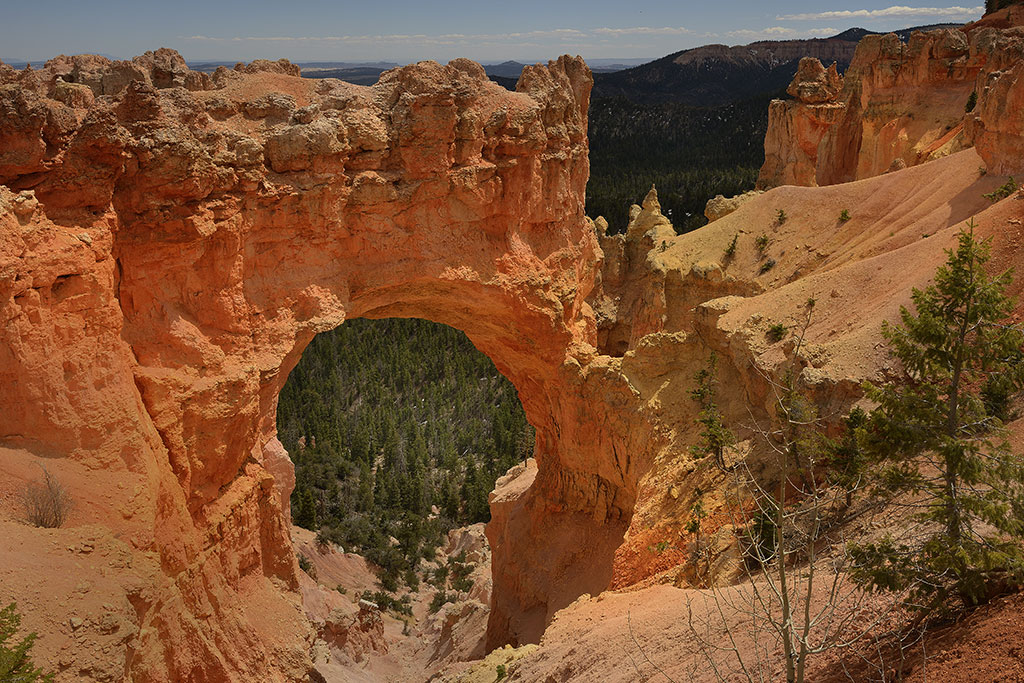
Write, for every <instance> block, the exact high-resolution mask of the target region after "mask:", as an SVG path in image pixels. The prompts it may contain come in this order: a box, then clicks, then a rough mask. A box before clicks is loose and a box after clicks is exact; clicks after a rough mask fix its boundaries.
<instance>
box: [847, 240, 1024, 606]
mask: <svg viewBox="0 0 1024 683" xmlns="http://www.w3.org/2000/svg"><path fill="white" fill-rule="evenodd" d="M990 248H991V240H990V239H986V240H982V241H979V240H977V239H975V237H974V224H973V222H971V223H968V225H967V229H965V230H961V232H960V235H959V240H958V246H957V248H956V250H955V251H954V250H948V251H947V255H948V260H947V262H946V264H945V265H943V266H942V267H940V268H939V269H938V271H937V272H936V274H935V281H934V284H932V285H930V286H928V287H926V288H925V289H924V290H917V289H915V290H914V292H913V303H914V308H915V312H914V313H911V312H910V311H908V310H907V309H906V308H904V309H902V310H901V312H900V316H901V320H902V324H901V325H898V326H893V325H888V324H886V325H884V326H883V328H882V334H883V336H884V337H885V338H886V339H887V340H888V342H889V345H890V347H891V352H892V354H893V356H894V357H895V358H897V359H898V360H899V361H900V362H901V364H902V366H903V371H904V377H903V378H902V381H900V382H898V383H891V384H887V385H884V386H869V389H868V396H869V397H870V398H871V399H872V400H874V401H875V402H877V404H878V407H877V408H876V409H875V410H874V411H872V413H871V415H870V418H869V420H868V421H867V425H866V426H865V427H864V429H863V441H864V443H865V447H866V449H867V451H868V452H869V453H870V454H871V456H872V457H873V458H874V460H875V461H876V464H877V467H875V468H873V469H874V471H875V472H876V473H877V475H878V481H877V487H876V491H877V492H878V493H881V494H883V495H887V496H893V497H894V499H896V500H897V502H900V500H905V499H906V498H907V497H908V496H909V497H910V498H911V500H912V503H911V504H912V505H914V506H915V507H916V508H917V509H920V510H923V511H922V512H919V513H918V517H919V521H920V522H922V523H923V524H924V526H923V529H924V531H923V533H922V534H921V535H920V536H919V537H918V538H916V539H909V540H906V541H896V540H895V539H893V538H892V537H891V536H890V537H887V538H886V539H884V540H882V541H880V542H876V543H865V544H862V545H860V546H856V547H855V548H854V550H855V553H856V556H857V560H858V563H859V564H860V565H861V568H860V570H859V571H858V577H859V579H860V580H861V581H862V582H863V583H865V584H867V585H869V586H871V587H875V588H885V589H893V590H902V589H908V590H909V591H910V595H911V598H912V600H913V604H914V605H916V606H917V607H918V608H919V609H921V610H922V614H924V613H927V612H931V611H932V610H934V609H936V608H939V607H941V606H943V605H945V604H947V600H948V598H951V597H958V598H960V599H961V600H962V601H963V602H964V603H965V604H968V605H971V604H976V603H978V602H980V601H982V600H984V598H985V597H986V594H987V590H988V585H989V583H990V581H991V580H992V579H994V578H995V577H996V576H1002V577H1005V576H1006V573H1007V572H1008V573H1009V574H1010V575H1012V576H1016V577H1018V578H1019V577H1021V576H1022V575H1024V553H1022V550H1021V541H1022V540H1024V486H1022V481H1024V464H1022V460H1021V458H1020V457H1019V456H1018V455H1017V454H1015V453H1013V452H1011V450H1010V447H1009V444H1008V443H1007V440H1006V430H1005V429H1004V427H1003V423H1002V421H1001V419H1000V416H999V414H998V412H997V409H996V408H995V407H994V405H993V403H992V401H991V400H990V401H986V400H985V397H984V396H983V388H985V387H991V386H992V385H993V382H997V383H999V384H1001V385H1002V391H1003V392H1004V393H1006V392H1016V391H1018V390H1019V389H1020V388H1021V386H1022V379H1024V364H1022V363H1021V362H1020V360H1021V345H1022V343H1024V334H1022V331H1021V328H1020V327H1019V326H1016V325H1010V324H1007V323H1005V322H1004V321H1005V320H1006V319H1007V317H1008V316H1009V314H1010V313H1011V312H1012V311H1013V307H1014V302H1013V299H1011V298H1010V297H1009V296H1007V294H1006V288H1007V286H1008V285H1009V284H1010V282H1011V273H1010V272H1005V273H1002V274H1000V275H998V276H995V277H991V276H989V275H988V274H986V272H985V268H984V266H985V263H986V262H987V261H988V260H989V252H990Z"/></svg>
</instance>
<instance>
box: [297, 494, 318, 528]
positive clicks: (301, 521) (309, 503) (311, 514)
mask: <svg viewBox="0 0 1024 683" xmlns="http://www.w3.org/2000/svg"><path fill="white" fill-rule="evenodd" d="M295 494H296V495H295V503H296V505H295V525H296V526H301V527H302V528H303V529H310V530H313V531H315V530H316V527H317V524H316V521H317V520H316V502H315V501H314V500H313V492H312V491H311V490H310V489H308V488H305V487H303V488H301V489H296V490H295Z"/></svg>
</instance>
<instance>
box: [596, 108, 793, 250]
mask: <svg viewBox="0 0 1024 683" xmlns="http://www.w3.org/2000/svg"><path fill="white" fill-rule="evenodd" d="M782 95H783V93H782V92H775V93H766V94H763V95H761V96H759V97H757V98H754V99H751V100H747V101H744V102H739V103H735V104H728V105H725V106H721V107H714V108H700V107H691V106H688V105H685V104H678V103H673V102H667V103H662V104H639V103H635V102H631V101H629V100H627V99H625V98H623V97H616V98H607V99H598V100H593V101H592V102H591V104H590V182H589V183H587V215H588V216H590V217H591V218H596V217H598V216H604V217H605V218H606V219H607V220H608V224H609V232H610V233H617V232H622V231H624V230H625V229H626V223H627V221H628V218H629V207H630V205H631V204H634V203H637V202H639V201H640V200H641V199H643V197H644V195H645V194H646V193H647V191H648V190H649V189H650V188H651V185H652V184H656V185H657V187H658V199H659V200H660V201H661V206H662V210H663V211H664V213H665V215H666V216H668V217H669V219H670V220H671V221H672V223H673V224H674V225H675V228H676V230H677V231H679V232H688V231H690V230H694V229H696V228H699V227H700V226H702V225H704V224H705V223H707V220H706V219H705V218H704V205H705V204H706V203H707V201H708V200H709V199H711V198H712V197H714V196H715V195H716V194H724V195H726V196H731V195H735V194H740V193H742V192H744V191H746V190H750V189H752V188H753V187H754V182H755V181H756V180H757V172H758V170H759V169H760V168H761V164H762V163H763V161H764V134H765V130H766V128H767V126H768V103H769V102H770V101H771V99H772V97H779V96H782Z"/></svg>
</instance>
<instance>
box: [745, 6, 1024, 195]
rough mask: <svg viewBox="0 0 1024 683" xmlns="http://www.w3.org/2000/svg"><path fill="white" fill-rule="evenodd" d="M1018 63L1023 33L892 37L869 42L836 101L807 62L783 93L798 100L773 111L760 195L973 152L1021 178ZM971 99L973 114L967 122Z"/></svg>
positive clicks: (977, 29) (978, 28)
mask: <svg viewBox="0 0 1024 683" xmlns="http://www.w3.org/2000/svg"><path fill="white" fill-rule="evenodd" d="M1011 9H1012V8H1011ZM1005 13H1006V10H1004V11H1003V12H1002V13H1001V14H1005ZM1022 60H1024V34H1022V33H1021V29H1019V28H1006V29H999V28H993V27H992V26H989V25H986V24H985V23H984V22H981V23H979V24H977V25H973V26H971V25H969V26H967V27H965V29H963V30H960V29H942V30H937V31H931V32H928V33H921V32H917V33H914V34H913V36H911V38H910V41H909V42H908V43H907V44H903V43H901V42H900V40H899V38H898V37H897V36H896V35H895V34H889V35H885V36H881V35H874V36H866V37H865V38H864V39H863V40H861V42H860V44H859V45H858V46H857V51H856V53H855V55H854V58H853V61H852V62H851V64H850V68H849V69H848V70H847V72H846V74H845V78H844V79H843V82H842V90H841V91H840V92H838V94H837V95H836V96H835V97H833V93H834V92H835V89H834V88H833V87H829V86H828V84H826V82H825V81H827V80H828V79H825V78H824V77H823V75H822V74H823V72H824V69H822V67H821V65H820V64H817V65H814V62H815V61H816V60H805V61H804V62H801V68H800V72H799V73H798V74H797V75H796V77H795V78H794V81H793V85H791V86H790V91H789V92H790V94H791V95H793V96H794V97H795V98H796V99H795V100H790V101H781V100H776V101H774V102H772V104H771V108H770V110H769V124H768V133H767V135H766V136H765V163H764V166H763V167H762V168H761V173H760V175H759V177H758V181H757V185H758V187H759V188H761V189H767V188H771V187H776V186H779V185H805V186H813V185H831V184H835V183H842V182H849V181H851V180H857V179H860V178H869V177H872V176H876V175H879V174H881V173H885V172H886V171H889V170H893V169H895V168H904V167H907V166H914V165H917V164H920V163H923V162H925V161H929V160H931V159H935V158H938V157H941V156H945V155H948V154H951V153H953V152H956V151H958V150H960V149H964V148H965V147H969V146H971V145H972V144H976V145H977V146H978V150H979V153H981V155H982V158H983V159H984V160H985V163H986V164H987V165H988V166H989V167H990V168H991V170H993V171H995V172H997V173H1010V172H1019V170H1020V169H1024V161H1022V159H1024V157H1022V155H1021V154H1020V151H1021V150H1022V149H1024V135H1022V129H1021V123H1020V120H1019V116H1017V115H1015V114H1014V112H1016V111H1019V107H1018V106H1017V105H1018V104H1019V95H1018V94H1016V91H1017V90H1018V89H1020V88H1021V86H1020V85H1016V83H1017V82H1018V80H1019V77H1018V73H1017V71H1016V70H1015V69H1017V68H1019V64H1020V63H1021V61H1022ZM834 82H835V79H834V78H833V79H831V81H830V83H833V84H834ZM809 84H811V85H812V86H813V87H808V85H809ZM972 92H976V93H977V96H978V103H979V106H978V107H976V108H975V110H974V111H973V112H970V113H965V106H966V104H967V102H968V99H969V97H970V95H971V93H972ZM981 105H984V106H981Z"/></svg>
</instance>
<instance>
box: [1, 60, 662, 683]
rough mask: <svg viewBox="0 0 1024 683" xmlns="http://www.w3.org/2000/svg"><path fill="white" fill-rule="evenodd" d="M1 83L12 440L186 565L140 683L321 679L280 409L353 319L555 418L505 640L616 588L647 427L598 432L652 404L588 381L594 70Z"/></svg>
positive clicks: (560, 66) (506, 562)
mask: <svg viewBox="0 0 1024 683" xmlns="http://www.w3.org/2000/svg"><path fill="white" fill-rule="evenodd" d="M0 77H2V78H3V80H4V83H3V84H2V85H0V131H2V136H3V140H2V141H0V143H2V144H0V183H2V185H3V187H0V231H2V234H3V240H2V246H0V312H2V316H3V319H4V320H5V325H4V327H3V331H2V333H0V334H2V335H3V343H2V344H0V348H3V351H2V352H0V381H2V384H3V386H4V387H5V393H4V397H3V398H4V410H3V412H2V414H0V443H2V444H3V445H4V446H5V447H8V448H9V449H12V450H10V453H11V455H10V458H12V459H13V460H15V461H16V462H17V463H18V464H17V466H18V467H19V468H22V469H24V470H25V471H26V472H31V470H32V468H31V467H30V464H31V463H33V462H40V461H41V459H42V458H47V461H46V462H47V467H48V468H49V469H50V470H51V471H53V472H54V473H55V474H56V475H57V476H58V477H61V478H63V479H66V480H68V481H69V482H72V484H73V485H72V486H71V487H70V488H71V492H72V495H73V496H74V497H75V499H76V501H78V503H79V505H78V507H77V508H76V509H77V510H78V512H77V513H76V515H75V516H74V517H73V518H72V520H71V524H72V526H76V525H79V524H82V523H85V522H94V523H97V524H100V525H102V526H104V527H106V528H108V529H110V530H111V533H113V534H115V535H116V536H118V537H119V538H122V539H124V542H126V543H128V544H130V547H131V549H132V552H133V553H135V554H137V555H139V557H147V558H152V559H153V561H154V562H156V563H157V565H158V566H159V571H158V572H157V578H156V579H154V580H152V581H151V582H150V585H149V587H148V589H147V591H146V592H145V597H144V599H139V600H136V601H135V602H134V603H133V604H135V609H136V610H137V613H138V614H137V622H138V624H139V630H138V634H137V636H136V637H135V638H134V640H132V641H131V643H130V647H129V650H128V651H129V652H131V656H130V657H129V656H127V655H125V659H124V662H123V668H124V670H125V671H126V674H125V675H126V676H128V677H130V678H131V679H133V680H136V681H163V680H185V679H246V680H255V679H260V680H291V679H298V678H301V677H302V676H303V675H304V672H305V670H306V668H308V666H309V663H310V660H309V656H308V643H309V638H310V637H311V633H310V631H308V630H307V628H306V627H304V626H302V624H304V623H305V621H304V618H303V617H302V615H301V612H300V611H299V610H298V607H297V596H298V593H297V591H298V588H299V585H298V582H297V578H296V571H297V570H296V564H295V556H294V553H293V552H292V547H291V543H290V541H289V535H288V527H287V525H286V515H285V514H284V511H283V508H284V506H285V505H286V502H285V501H286V500H287V494H288V492H289V490H290V487H291V485H292V481H291V479H290V475H289V473H288V468H287V466H286V465H283V463H282V455H283V454H282V453H281V450H280V448H279V447H278V446H277V445H276V443H275V426H274V419H275V409H276V400H277V394H278V392H279V390H280V388H281V386H282V385H283V384H284V381H285V379H286V378H287V375H288V372H289V370H290V369H291V368H292V367H293V366H294V364H295V363H296V362H297V360H298V358H299V355H300V354H301V352H302V349H303V347H304V346H305V345H306V344H307V343H308V342H309V341H310V339H312V337H313V335H314V334H316V333H317V332H319V331H322V330H326V329H329V328H331V327H333V326H336V325H338V324H341V323H342V322H343V321H344V320H346V319H347V318H350V317H358V316H368V317H385V316H418V317H424V318H428V319H432V320H436V321H440V322H445V323H447V324H450V325H453V326H455V327H458V328H460V329H462V330H464V331H466V332H467V333H468V334H469V336H470V337H471V338H472V339H473V341H474V343H475V344H476V345H477V346H478V347H479V348H481V349H482V350H483V351H485V352H486V353H488V354H489V355H490V356H491V357H492V358H493V359H494V360H495V362H496V364H497V366H498V367H499V369H501V370H502V371H503V372H504V373H505V374H506V375H507V376H508V377H509V378H510V379H511V380H512V381H513V382H514V383H515V384H516V386H517V387H518V389H519V391H520V395H521V397H522V400H523V404H524V407H525V409H526V412H527V416H528V418H529V419H530V421H531V422H532V423H533V424H534V425H535V426H536V427H537V428H538V440H537V462H538V463H539V469H538V470H537V474H536V477H535V479H534V484H533V486H531V487H530V488H529V490H526V491H524V492H523V495H522V496H521V497H520V498H519V499H518V500H517V501H516V509H515V510H514V511H512V510H510V511H509V515H507V516H502V515H501V514H497V515H496V516H495V519H494V521H493V522H492V524H491V527H492V529H493V533H495V534H496V535H498V536H502V537H504V538H506V543H505V544H504V546H503V548H502V550H501V552H500V553H499V552H496V553H495V564H496V566H498V567H499V568H500V569H498V570H496V571H495V585H494V593H495V598H494V600H493V606H492V611H491V621H492V628H491V629H490V633H491V639H492V642H494V643H501V642H504V641H507V640H513V641H526V640H531V639H536V638H537V637H538V636H539V634H540V630H541V629H542V628H543V625H544V623H545V620H546V618H547V616H548V615H549V614H550V613H552V612H553V611H554V610H555V609H557V608H558V607H561V606H563V605H564V604H568V602H571V600H572V599H574V598H575V596H576V595H577V594H578V592H580V591H584V590H599V589H600V588H602V587H603V586H604V585H607V579H608V574H609V572H610V563H611V554H612V552H613V551H614V548H615V546H616V545H617V544H618V540H617V539H616V538H615V533H616V531H615V529H616V528H617V529H618V532H617V533H619V534H620V535H621V532H622V530H624V528H625V524H626V520H628V517H629V511H630V509H631V507H632V505H633V489H634V488H635V482H636V479H637V477H638V476H639V473H640V470H641V469H642V466H643V458H642V453H643V451H644V449H643V448H635V449H634V450H636V451H637V454H636V455H635V456H634V457H633V459H632V462H624V461H620V460H618V459H616V458H614V457H604V456H596V455H595V454H596V453H597V451H602V452H605V453H609V454H610V453H611V449H610V445H611V443H613V442H617V440H618V439H619V438H620V437H619V435H618V434H616V433H614V432H613V431H611V429H612V427H611V424H610V423H608V421H607V420H606V419H605V418H604V417H603V416H602V417H601V418H600V419H595V420H590V421H581V420H579V415H580V414H581V413H582V412H584V408H583V405H584V403H585V402H586V401H588V400H590V401H593V400H597V398H596V397H597V396H600V395H603V394H604V393H606V392H608V391H611V392H613V393H616V392H618V393H622V392H625V393H626V395H627V396H628V395H629V390H628V388H627V385H626V383H625V380H624V379H623V378H622V377H621V376H618V377H616V376H605V375H603V374H602V373H600V372H599V373H598V374H597V375H596V376H591V377H589V378H588V373H587V372H586V371H585V370H584V367H585V366H587V365H588V364H589V363H590V362H591V360H592V359H593V358H594V357H595V356H596V350H595V348H594V341H595V335H596V327H595V323H594V318H593V314H592V312H591V311H590V308H589V306H588V304H586V302H585V300H584V297H585V296H586V294H587V293H588V292H589V291H590V289H591V287H592V284H593V278H594V273H595V269H596V266H597V263H598V261H599V259H600V250H599V247H598V245H597V241H596V238H595V236H594V234H593V232H592V230H591V228H590V226H589V224H588V223H587V221H586V220H585V218H584V215H583V189H584V185H585V183H586V180H587V175H588V173H587V145H586V109H587V101H588V93H589V89H590V84H591V77H590V74H589V71H588V70H587V68H586V66H585V65H584V64H583V62H582V61H581V60H579V59H570V58H562V59H560V60H558V61H557V62H552V63H551V64H550V65H548V66H547V67H540V66H538V67H531V68H528V69H527V70H526V71H525V72H524V74H523V76H522V78H521V80H520V84H519V92H517V93H509V92H506V91H505V90H503V89H501V88H500V87H498V86H495V85H493V84H491V83H490V82H489V81H488V80H487V78H486V75H485V74H484V72H483V69H482V68H480V67H479V66H478V65H476V64H474V63H472V62H469V61H465V60H456V61H454V62H452V63H450V64H448V65H447V66H441V65H439V64H435V63H430V62H425V63H421V64H418V65H414V66H410V67H406V68H403V69H397V70H394V71H391V72H389V73H387V74H385V75H384V76H383V77H382V79H381V81H380V82H379V83H378V84H377V85H376V86H374V87H372V88H364V87H358V86H352V85H349V84H345V83H342V82H339V81H333V80H322V81H316V80H304V79H300V78H298V77H297V76H296V74H295V72H294V70H293V69H290V68H288V66H287V65H282V64H278V63H273V64H270V63H268V64H257V65H255V66H253V65H250V67H243V68H239V69H235V70H227V69H224V70H219V71H218V72H217V73H216V74H214V75H213V76H212V77H206V76H204V75H202V74H196V73H193V72H190V71H188V70H187V69H186V68H185V67H184V65H183V61H182V60H181V58H180V56H178V55H177V54H176V53H173V52H171V51H166V50H160V51H157V52H155V53H151V54H147V55H145V56H143V57H140V58H137V59H135V60H132V61H131V62H110V61H109V60H104V59H103V58H99V57H88V56H86V57H71V58H58V59H56V60H53V62H51V63H50V64H49V65H48V66H47V67H46V68H44V69H42V70H38V71H31V72H28V71H26V72H15V71H13V70H9V69H8V70H4V71H3V72H2V74H0ZM60 83H64V84H65V86H71V87H83V88H88V90H89V93H91V96H90V95H87V94H85V91H84V90H82V91H81V92H78V91H75V92H73V93H70V94H63V95H59V94H58V90H61V88H63V87H64V86H61V85H60ZM588 394H589V398H588ZM570 397H571V398H570ZM629 419H634V418H629ZM13 466H14V465H12V467H13ZM78 470H82V471H83V474H82V476H81V477H76V476H72V475H73V474H74V473H75V472H76V471H78ZM101 474H102V477H104V478H107V479H110V480H112V481H115V482H117V485H118V488H116V489H113V490H112V489H111V488H110V487H109V486H105V485H101V484H100V476H101ZM121 489H124V490H127V491H135V493H134V494H133V495H132V496H131V497H130V498H124V499H120V497H119V496H118V495H117V494H116V493H115V492H116V491H117V490H121ZM118 506H120V507H118ZM16 518H17V510H16V506H14V505H13V504H12V505H10V506H8V508H7V509H6V510H5V519H11V520H13V519H16ZM608 521H610V522H611V523H612V531H610V532H609V531H608V528H607V527H606V526H605V523H606V522H608ZM616 525H618V526H617V527H616ZM551 529H560V530H564V531H560V532H559V533H560V534H563V535H562V536H558V537H551V536H550V535H549V531H550V530H551ZM573 530H575V533H574V531H573ZM54 533H56V534H58V535H59V534H61V533H65V532H61V531H58V532H54ZM68 533H69V532H68ZM580 535H582V536H588V535H589V536H592V537H594V538H595V539H600V542H595V543H594V544H592V545H589V546H587V547H583V548H580V547H579V546H578V545H577V543H576V540H577V538H578V537H579V536H580ZM602 568H603V569H602ZM123 574H124V576H123V577H122V580H123V583H125V584H127V583H128V578H129V576H130V575H131V574H132V572H131V571H130V570H128V569H126V570H124V572H123ZM43 581H44V582H45V579H43ZM113 581H114V583H115V584H117V583H118V579H116V578H115V579H113ZM531 587H536V588H531ZM125 590H127V589H125ZM525 613H529V614H538V615H540V616H539V619H536V620H526V621H524V620H523V619H522V618H521V616H522V615H523V614H525ZM268 615H272V616H271V618H269V619H268ZM50 619H56V615H52V614H47V613H45V611H43V612H37V613H29V614H27V615H26V623H27V625H29V626H30V627H33V628H37V629H38V630H39V631H40V632H41V633H43V634H44V636H43V640H42V641H41V642H42V643H43V647H42V648H41V649H42V650H43V651H52V652H56V651H59V650H60V648H61V647H63V644H64V643H65V642H66V639H67V638H68V637H69V636H68V635H66V634H63V633H62V631H61V630H60V629H59V628H57V627H56V626H55V623H56V622H54V624H52V625H50V626H48V621H47V620H50ZM63 619H64V617H63V616H61V620H62V621H63ZM527 622H529V623H527ZM111 656H112V657H114V658H116V655H111ZM63 675H65V676H66V675H68V674H67V673H65V674H63Z"/></svg>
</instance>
